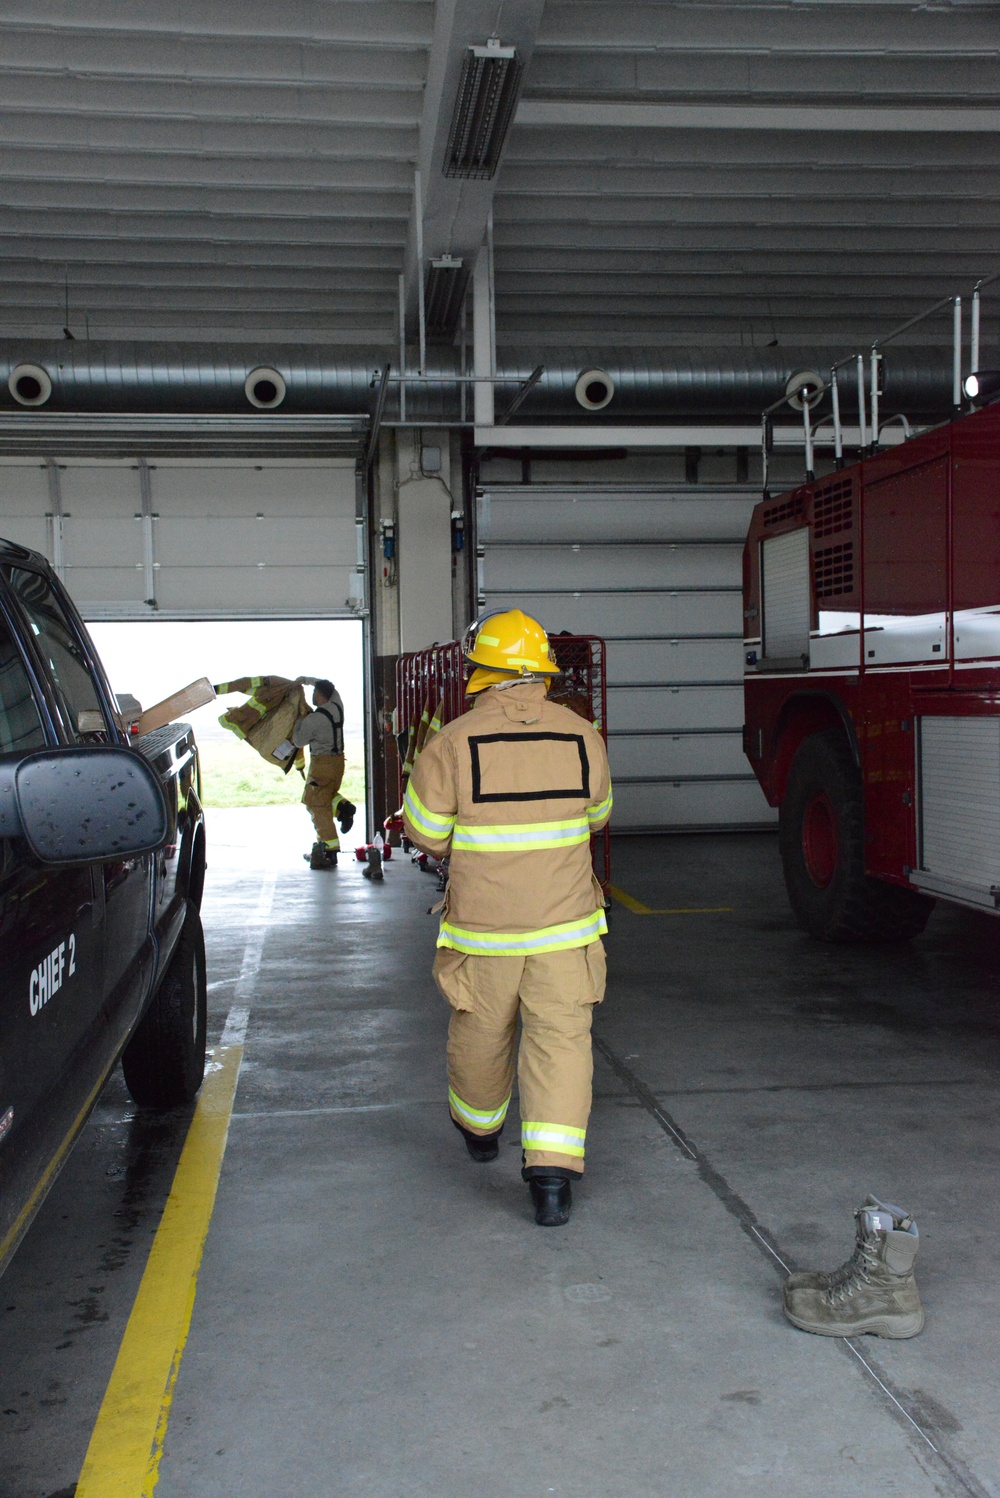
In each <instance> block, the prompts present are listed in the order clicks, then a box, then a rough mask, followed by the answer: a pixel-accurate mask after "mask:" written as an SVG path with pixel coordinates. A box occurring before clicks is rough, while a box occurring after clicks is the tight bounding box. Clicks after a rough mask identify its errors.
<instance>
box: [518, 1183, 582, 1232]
mask: <svg viewBox="0 0 1000 1498" xmlns="http://www.w3.org/2000/svg"><path fill="white" fill-rule="evenodd" d="M528 1189H529V1190H530V1192H531V1200H532V1202H533V1203H534V1206H535V1221H536V1222H537V1223H538V1226H539V1227H540V1228H561V1227H562V1226H563V1224H564V1223H567V1222H569V1214H570V1212H571V1210H572V1207H573V1191H572V1188H571V1186H570V1184H569V1181H568V1180H567V1179H566V1177H565V1176H532V1177H531V1179H530V1180H529V1182H528Z"/></svg>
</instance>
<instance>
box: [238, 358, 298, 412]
mask: <svg viewBox="0 0 1000 1498" xmlns="http://www.w3.org/2000/svg"><path fill="white" fill-rule="evenodd" d="M243 389H244V390H245V392H246V397H247V400H248V401H249V402H250V404H251V406H256V407H257V410H258V411H273V410H274V409H275V407H277V406H280V405H281V402H282V401H283V400H284V398H285V393H286V389H287V387H286V385H285V381H284V379H283V377H282V376H281V375H280V374H279V373H278V371H277V370H276V369H266V368H264V367H261V368H260V369H252V370H251V371H250V373H249V374H248V375H247V377H246V379H245V381H244V382H243Z"/></svg>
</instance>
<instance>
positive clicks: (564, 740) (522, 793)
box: [469, 733, 590, 801]
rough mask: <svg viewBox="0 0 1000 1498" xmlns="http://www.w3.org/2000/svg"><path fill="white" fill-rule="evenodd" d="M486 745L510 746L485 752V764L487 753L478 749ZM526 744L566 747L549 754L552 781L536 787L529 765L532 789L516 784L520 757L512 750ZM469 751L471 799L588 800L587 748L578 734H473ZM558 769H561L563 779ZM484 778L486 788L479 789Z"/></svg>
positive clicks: (534, 772)
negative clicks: (497, 752) (550, 757)
mask: <svg viewBox="0 0 1000 1498" xmlns="http://www.w3.org/2000/svg"><path fill="white" fill-rule="evenodd" d="M487 744H509V745H510V746H511V747H510V749H508V750H507V751H506V752H505V753H503V754H501V755H497V756H494V755H489V756H488V758H489V761H490V762H489V764H485V763H484V760H485V759H486V758H487V756H485V755H484V754H483V753H482V752H481V750H482V746H485V745H487ZM526 744H565V745H566V746H567V747H566V749H564V750H562V752H560V753H558V755H553V756H552V759H553V761H554V763H553V764H552V766H551V772H552V776H553V780H554V781H555V782H556V783H555V784H553V785H547V786H545V787H543V788H539V787H538V774H537V769H535V768H534V767H533V769H532V772H531V774H530V779H531V780H532V782H533V784H532V789H531V790H522V789H520V787H519V786H518V784H517V782H518V779H519V777H518V774H517V771H518V767H519V764H523V760H522V759H521V757H520V756H519V755H518V754H517V752H516V749H517V747H518V746H523V745H526ZM574 750H575V753H574ZM469 753H470V754H471V756H472V799H473V801H556V800H565V801H579V800H584V801H589V800H590V764H589V762H588V760H587V748H586V745H585V744H584V742H583V736H582V734H578V733H484V734H477V735H474V736H472V737H470V738H469ZM533 758H534V756H533ZM561 772H565V778H564V779H563V776H562V773H561ZM577 775H579V779H577ZM484 778H487V779H488V785H489V788H488V789H486V790H484V789H483V781H484ZM524 778H525V779H526V780H527V779H528V778H529V776H528V774H525V777H524ZM560 779H563V783H562V784H559V783H558V781H559V780H560Z"/></svg>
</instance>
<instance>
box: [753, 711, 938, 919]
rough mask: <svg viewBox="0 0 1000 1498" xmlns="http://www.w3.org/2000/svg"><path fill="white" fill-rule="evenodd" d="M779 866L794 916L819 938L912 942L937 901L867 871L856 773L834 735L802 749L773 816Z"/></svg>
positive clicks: (821, 736) (839, 738) (815, 737)
mask: <svg viewBox="0 0 1000 1498" xmlns="http://www.w3.org/2000/svg"><path fill="white" fill-rule="evenodd" d="M778 831H779V840H780V844H781V863H782V867H783V869H784V874H785V885H786V888H787V890H788V898H789V900H790V902H791V906H792V909H793V911H794V912H795V916H796V919H797V920H798V922H799V924H800V925H801V926H804V927H805V929H806V930H807V931H808V932H810V934H811V935H813V936H818V937H820V938H821V939H822V940H823V941H842V942H851V941H868V942H884V941H909V940H910V938H911V937H914V936H919V934H920V932H921V931H922V930H923V929H924V927H925V926H926V925H927V920H928V917H929V916H930V913H931V911H932V910H933V908H934V901H933V900H932V899H930V898H929V897H928V896H927V895H922V894H920V893H919V892H918V891H917V890H909V889H902V888H900V887H899V886H898V885H895V884H888V883H886V882H885V881H884V880H882V879H873V878H871V876H870V875H868V874H866V873H865V871H864V867H865V865H864V803H863V798H862V790H861V775H860V773H859V771H858V768H857V766H856V765H855V763H854V760H853V759H852V757H851V753H850V750H849V749H848V747H847V744H846V742H845V741H844V738H843V736H842V735H841V734H840V733H838V732H837V731H836V730H830V731H828V732H826V733H817V734H813V735H812V737H811V738H808V739H806V740H805V741H804V743H803V744H802V745H801V747H800V748H799V750H798V752H797V754H796V755H795V758H794V759H793V760H792V767H791V770H790V771H789V775H788V786H787V789H786V792H785V798H784V800H783V801H782V803H781V808H780V812H779V818H778Z"/></svg>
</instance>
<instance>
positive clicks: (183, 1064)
mask: <svg viewBox="0 0 1000 1498" xmlns="http://www.w3.org/2000/svg"><path fill="white" fill-rule="evenodd" d="M205 1009H206V987H205V937H204V934H203V932H202V928H201V917H200V916H199V914H198V908H197V906H196V905H194V904H193V903H192V902H191V901H190V900H189V901H188V907H187V914H186V916H185V918H184V926H183V929H182V930H181V935H180V940H179V941H178V943H177V950H176V951H175V952H174V955H173V957H172V958H171V960H170V966H169V968H168V969H167V971H166V974H165V975H164V978H163V982H162V983H161V984H160V986H159V988H158V989H157V991H156V996H155V998H154V999H153V1002H152V1003H151V1004H150V1006H149V1008H148V1009H147V1010H146V1013H145V1014H144V1015H143V1017H142V1019H141V1020H140V1021H139V1024H138V1026H137V1028H136V1031H135V1034H134V1035H133V1036H132V1039H131V1040H130V1041H129V1043H128V1045H127V1046H126V1047H125V1051H124V1054H123V1055H122V1071H123V1072H124V1073H125V1085H126V1086H127V1088H128V1090H129V1092H130V1093H131V1094H132V1097H133V1098H134V1100H135V1101H136V1102H137V1103H138V1104H139V1106H140V1107H141V1108H174V1107H176V1106H177V1105H178V1104H179V1103H190V1102H191V1101H192V1099H193V1098H194V1097H195V1095H196V1093H197V1091H198V1088H199V1087H200V1086H201V1082H202V1078H203V1076H204V1075H205Z"/></svg>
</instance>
